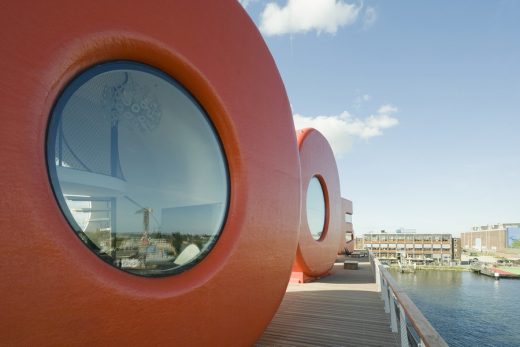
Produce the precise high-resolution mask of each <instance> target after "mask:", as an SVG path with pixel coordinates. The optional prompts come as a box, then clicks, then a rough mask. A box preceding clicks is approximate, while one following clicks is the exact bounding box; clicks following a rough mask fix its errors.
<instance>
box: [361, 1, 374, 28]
mask: <svg viewBox="0 0 520 347" xmlns="http://www.w3.org/2000/svg"><path fill="white" fill-rule="evenodd" d="M376 20H377V12H376V9H375V8H373V7H371V6H369V7H367V9H366V10H365V14H364V16H363V28H365V29H368V28H370V27H371V26H372V25H374V23H375V22H376Z"/></svg>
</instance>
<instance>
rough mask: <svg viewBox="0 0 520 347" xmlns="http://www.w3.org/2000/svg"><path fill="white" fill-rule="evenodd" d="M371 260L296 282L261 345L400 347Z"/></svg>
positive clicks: (259, 343) (264, 335) (260, 341)
mask: <svg viewBox="0 0 520 347" xmlns="http://www.w3.org/2000/svg"><path fill="white" fill-rule="evenodd" d="M397 339H398V336H397V335H396V334H393V333H392V332H391V331H390V317H389V315H388V314H386V313H385V311H384V303H383V301H382V300H381V298H380V296H379V293H378V292H377V288H376V284H375V282H374V276H373V274H372V273H371V271H370V264H369V263H368V262H365V263H360V269H359V270H343V264H342V263H337V264H336V265H335V267H334V272H333V274H332V275H330V276H328V277H325V278H323V279H321V280H319V281H316V282H313V283H307V284H290V285H289V287H288V288H287V292H286V294H285V297H284V299H283V301H282V304H281V305H280V308H279V309H278V312H277V313H276V315H275V317H274V319H273V321H272V322H271V324H270V325H269V327H268V328H267V329H266V331H265V332H264V334H263V336H262V337H261V338H260V340H258V341H257V346H398V344H397Z"/></svg>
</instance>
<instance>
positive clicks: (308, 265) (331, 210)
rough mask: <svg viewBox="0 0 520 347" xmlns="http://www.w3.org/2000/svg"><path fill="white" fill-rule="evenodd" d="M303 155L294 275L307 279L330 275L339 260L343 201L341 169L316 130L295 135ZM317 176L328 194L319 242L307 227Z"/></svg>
mask: <svg viewBox="0 0 520 347" xmlns="http://www.w3.org/2000/svg"><path fill="white" fill-rule="evenodd" d="M296 135H297V139H298V149H299V152H300V166H301V182H302V185H301V187H302V198H301V201H302V203H301V204H302V206H301V222H300V238H299V241H298V249H297V253H296V259H295V261H294V264H293V272H302V273H303V274H305V275H306V276H308V277H319V276H322V275H325V274H327V273H328V272H329V271H330V270H331V268H332V266H333V265H334V261H335V260H336V255H337V252H338V245H339V244H340V240H341V238H342V237H344V236H343V235H344V234H343V233H342V232H341V226H342V224H341V221H342V220H343V218H344V216H343V215H342V202H341V196H340V194H341V193H340V186H339V176H338V168H337V166H336V160H335V159H334V154H333V152H332V149H331V147H330V145H329V143H328V142H327V140H326V139H325V137H324V136H323V135H322V134H321V133H320V132H319V131H317V130H315V129H312V128H307V129H303V130H298V131H297V132H296ZM314 176H316V177H318V178H319V180H320V183H321V185H322V188H323V193H324V195H325V226H324V230H323V234H322V237H321V239H320V240H319V241H316V240H314V239H313V238H312V235H311V232H310V230H309V226H308V224H307V211H306V201H307V187H308V186H309V181H310V180H311V178H312V177H314Z"/></svg>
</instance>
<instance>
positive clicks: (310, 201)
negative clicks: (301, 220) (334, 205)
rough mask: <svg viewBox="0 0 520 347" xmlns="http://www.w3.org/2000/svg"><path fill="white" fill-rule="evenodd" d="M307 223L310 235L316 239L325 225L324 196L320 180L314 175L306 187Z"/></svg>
mask: <svg viewBox="0 0 520 347" xmlns="http://www.w3.org/2000/svg"><path fill="white" fill-rule="evenodd" d="M306 207H307V223H308V225H309V229H310V231H311V234H312V237H313V239H315V240H318V239H319V238H320V237H321V233H322V232H323V227H324V225H325V197H324V196H323V190H322V188H321V183H320V180H319V179H318V178H317V177H316V176H315V177H313V178H311V180H310V182H309V187H308V188H307V204H306Z"/></svg>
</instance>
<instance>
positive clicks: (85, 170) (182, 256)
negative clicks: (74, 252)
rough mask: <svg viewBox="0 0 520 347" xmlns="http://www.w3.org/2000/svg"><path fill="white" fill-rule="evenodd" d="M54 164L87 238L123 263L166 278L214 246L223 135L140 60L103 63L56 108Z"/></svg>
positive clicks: (221, 195)
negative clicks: (139, 61)
mask: <svg viewBox="0 0 520 347" xmlns="http://www.w3.org/2000/svg"><path fill="white" fill-rule="evenodd" d="M47 150H48V165H49V172H50V176H51V181H52V185H53V188H54V190H55V192H56V195H57V198H58V200H59V203H60V206H61V209H62V210H63V212H64V214H65V215H66V217H67V219H68V220H69V223H70V224H71V225H72V227H73V228H74V230H75V231H76V233H77V234H78V236H79V237H80V238H81V239H82V240H83V241H84V242H85V244H86V245H88V246H89V247H90V248H91V249H92V250H93V251H94V252H95V253H97V254H98V255H99V256H100V257H101V258H102V259H104V260H105V261H107V262H109V263H111V264H112V265H114V266H117V267H118V268H121V269H122V270H125V271H128V272H131V273H135V274H139V275H144V276H163V275H167V274H171V273H175V272H178V271H182V270H184V269H186V268H188V267H190V266H193V265H194V264H196V263H197V262H198V261H200V260H201V259H202V258H203V257H204V256H205V255H206V254H207V253H208V252H209V250H210V249H211V248H212V246H213V245H214V243H215V242H216V239H217V237H218V235H219V233H220V230H221V227H222V225H223V222H224V218H225V214H226V210H227V204H228V174H227V167H226V162H225V158H224V154H223V152H222V149H221V146H220V143H219V139H218V138H217V136H216V134H215V131H214V129H213V127H212V125H211V124H210V122H209V121H208V118H207V116H206V115H205V113H204V111H203V110H202V108H201V107H200V106H199V105H198V103H197V102H196V101H195V100H194V99H193V97H191V96H190V95H189V94H188V93H187V92H186V90H185V89H184V88H183V87H182V86H180V85H179V84H178V83H177V82H175V81H174V80H173V79H171V78H170V77H168V76H167V75H165V74H164V73H162V72H160V71H158V70H156V69H154V68H152V67H149V66H146V65H143V64H138V63H132V62H112V63H106V64H102V65H98V66H96V67H93V68H91V69H89V70H87V71H86V72H84V73H82V74H81V75H80V76H79V77H77V78H76V79H75V80H74V81H73V82H72V83H71V84H70V85H69V86H68V87H67V88H66V89H65V91H64V92H63V94H62V96H61V97H60V99H59V100H58V103H57V105H56V106H55V109H54V111H53V115H52V119H51V124H50V128H49V136H48V148H47Z"/></svg>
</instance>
